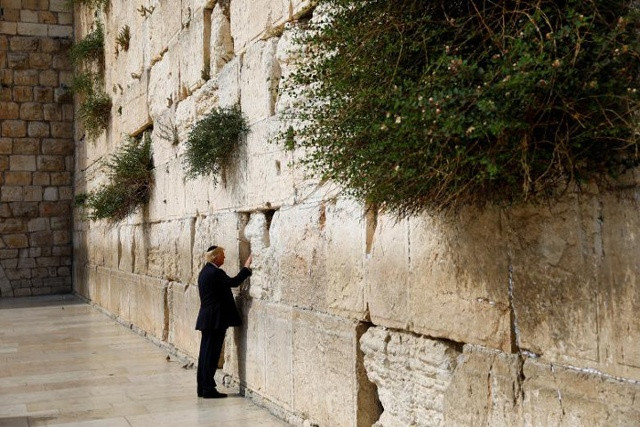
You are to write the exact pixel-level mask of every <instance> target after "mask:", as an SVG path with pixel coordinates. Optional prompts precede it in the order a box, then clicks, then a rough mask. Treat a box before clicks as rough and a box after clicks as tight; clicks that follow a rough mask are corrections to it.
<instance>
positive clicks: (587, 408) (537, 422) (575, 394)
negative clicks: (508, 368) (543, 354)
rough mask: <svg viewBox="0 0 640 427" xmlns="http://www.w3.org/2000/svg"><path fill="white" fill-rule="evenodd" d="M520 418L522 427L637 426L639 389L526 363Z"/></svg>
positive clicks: (634, 384)
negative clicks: (521, 418) (522, 417)
mask: <svg viewBox="0 0 640 427" xmlns="http://www.w3.org/2000/svg"><path fill="white" fill-rule="evenodd" d="M524 378H525V380H524V383H523V389H524V401H523V415H524V425H526V426H543V425H544V426H548V425H559V426H577V425H584V426H586V425H588V426H637V425H638V424H639V423H640V421H639V420H640V408H639V407H638V403H637V402H638V397H640V385H639V384H638V383H637V382H636V381H627V380H620V379H615V378H612V377H607V376H603V375H598V374H597V373H595V372H585V371H580V370H575V369H567V368H563V367H561V366H556V365H548V364H543V363H539V362H536V361H533V360H527V361H526V362H525V365H524Z"/></svg>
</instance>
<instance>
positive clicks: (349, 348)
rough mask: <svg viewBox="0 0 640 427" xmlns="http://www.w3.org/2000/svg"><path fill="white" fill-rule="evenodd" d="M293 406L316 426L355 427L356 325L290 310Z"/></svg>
mask: <svg viewBox="0 0 640 427" xmlns="http://www.w3.org/2000/svg"><path fill="white" fill-rule="evenodd" d="M292 330H293V339H292V341H293V356H292V357H293V389H294V397H293V407H294V410H295V411H296V412H299V413H302V414H304V415H305V418H308V419H309V420H310V421H311V422H314V423H317V424H319V425H331V426H353V425H357V422H358V420H357V416H356V414H357V411H356V408H357V404H358V398H357V387H358V383H357V375H356V370H355V369H354V365H355V360H356V357H357V356H356V354H357V348H358V343H357V339H358V336H357V333H356V323H355V322H352V321H348V320H344V319H341V318H336V317H331V316H326V315H322V314H317V313H313V312H310V311H305V310H294V311H293V325H292Z"/></svg>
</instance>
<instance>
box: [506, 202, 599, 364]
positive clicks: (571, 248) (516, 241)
mask: <svg viewBox="0 0 640 427" xmlns="http://www.w3.org/2000/svg"><path fill="white" fill-rule="evenodd" d="M600 215H601V214H600V212H599V208H598V203H595V201H592V202H589V201H588V200H585V201H584V202H583V203H581V202H580V201H579V200H577V198H576V197H575V196H571V197H567V199H565V200H563V201H561V202H559V203H557V204H556V205H554V206H552V207H548V208H547V207H546V206H545V207H542V206H524V207H521V208H519V209H514V210H512V211H511V212H509V213H508V219H507V221H508V227H509V229H510V230H512V231H511V236H510V240H511V242H510V245H511V249H510V252H511V254H512V255H511V256H512V265H511V267H510V268H511V269H512V271H513V274H512V278H511V281H512V288H513V302H514V308H515V311H514V316H515V317H514V321H515V322H516V323H517V331H518V332H519V333H518V335H517V336H516V337H515V338H516V344H518V345H519V346H520V347H521V348H523V349H527V350H529V351H532V352H534V353H538V354H544V356H545V358H548V360H554V361H559V362H561V363H570V364H578V365H582V366H584V364H585V363H589V362H590V363H594V362H597V361H598V358H599V354H598V340H599V338H598V318H597V316H598V307H597V300H598V288H599V286H600V283H599V282H600V280H599V277H598V268H599V266H600V265H601V264H602V261H601V257H602V252H603V249H602V240H601V239H602V237H601V232H600V231H599V230H598V228H599V227H600V226H601V225H600V220H599V217H600Z"/></svg>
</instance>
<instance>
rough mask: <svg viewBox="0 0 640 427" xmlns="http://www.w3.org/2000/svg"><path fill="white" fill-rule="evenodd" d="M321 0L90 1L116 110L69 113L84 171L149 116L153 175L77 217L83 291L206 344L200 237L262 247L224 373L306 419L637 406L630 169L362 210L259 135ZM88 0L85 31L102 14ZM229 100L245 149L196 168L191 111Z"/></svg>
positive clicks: (184, 340)
mask: <svg viewBox="0 0 640 427" xmlns="http://www.w3.org/2000/svg"><path fill="white" fill-rule="evenodd" d="M310 3H311V2H308V1H299V0H230V1H220V2H216V1H212V0H208V1H207V0H171V1H169V0H146V1H141V2H128V1H124V0H112V1H111V7H110V8H109V9H108V10H107V11H106V12H99V13H98V14H97V17H98V19H101V20H102V21H103V22H104V23H105V27H106V32H107V33H106V40H107V46H106V51H107V53H106V56H107V57H106V85H105V87H106V89H107V90H108V92H109V94H110V95H111V96H112V98H113V109H112V120H111V122H110V125H109V128H108V129H107V131H106V132H105V133H104V134H103V135H102V136H100V137H99V138H98V139H97V140H96V141H93V142H91V143H85V142H84V141H83V140H82V137H83V132H82V129H81V128H80V127H78V129H77V134H76V153H77V155H76V175H75V186H76V191H78V192H84V191H87V190H91V189H95V188H96V187H97V186H98V185H100V183H102V182H104V181H103V180H104V177H103V174H102V173H101V170H100V160H102V159H105V157H106V156H108V155H109V153H112V152H113V150H114V149H115V148H117V147H118V146H119V144H121V142H122V135H123V134H132V135H138V134H140V132H142V131H144V130H146V129H149V130H152V140H153V150H154V164H155V170H154V180H155V186H154V188H153V192H152V195H151V200H150V201H149V203H148V205H147V206H145V207H144V208H143V209H141V210H140V211H139V212H137V213H136V214H134V215H132V216H130V217H129V218H128V219H127V220H125V221H122V222H120V223H118V224H115V225H114V224H109V223H108V222H88V221H76V222H75V229H74V272H75V276H74V289H75V290H76V291H77V292H78V293H80V294H81V295H84V296H85V297H87V298H89V299H91V300H92V301H94V302H95V303H96V304H98V305H100V306H102V307H105V308H106V309H107V310H109V311H111V312H112V313H114V314H115V315H117V316H119V317H120V318H121V319H122V320H123V321H125V322H130V323H131V324H133V325H135V326H136V327H139V328H141V329H142V330H144V331H146V333H147V334H149V335H150V336H153V337H155V338H156V339H159V340H162V341H164V342H166V343H167V344H168V345H171V346H175V347H176V348H177V349H179V350H181V351H183V352H186V353H187V354H190V355H191V356H193V357H195V356H196V355H197V350H198V340H199V335H198V333H197V331H195V330H194V322H195V318H196V315H197V310H198V307H199V300H198V290H197V283H196V278H197V275H198V272H199V270H200V268H201V267H202V261H201V257H202V254H203V252H204V251H205V249H206V248H207V247H208V246H209V245H211V244H217V245H221V246H224V247H225V248H226V250H227V260H226V264H225V268H226V270H227V271H228V272H229V273H230V274H235V273H236V272H237V271H238V269H239V268H240V266H241V265H242V262H243V261H244V259H245V258H246V256H247V255H248V253H249V252H252V253H253V256H254V263H253V267H254V274H253V276H252V277H251V279H250V282H249V283H248V284H246V285H245V286H243V287H242V288H241V289H240V290H239V291H238V294H237V302H238V305H239V307H240V308H241V311H242V314H243V317H244V324H243V326H242V327H241V328H235V329H234V330H232V331H230V333H229V334H228V339H227V342H226V347H225V356H224V372H225V373H226V375H227V379H229V380H232V381H236V382H239V383H240V385H241V386H242V388H243V389H245V390H246V391H247V392H248V394H249V395H251V396H252V397H253V398H254V399H256V401H258V402H260V403H261V404H264V405H265V406H267V407H268V408H270V409H271V410H273V411H274V412H275V413H277V414H279V415H280V416H282V417H283V418H285V419H287V420H289V421H291V422H293V423H295V424H302V423H303V422H305V421H307V422H308V423H312V424H318V425H322V426H367V425H371V424H373V423H376V422H377V425H382V426H405V425H492V426H493V425H639V424H640V422H639V421H638V420H640V413H639V409H638V406H637V404H636V402H637V401H638V398H640V344H639V343H640V320H639V318H638V316H637V315H636V313H637V312H638V309H640V283H638V280H637V277H638V275H639V273H640V263H639V260H640V257H639V256H638V254H640V239H639V238H638V233H637V232H636V230H638V229H639V228H640V217H639V216H638V208H639V207H640V202H639V200H640V197H639V196H640V192H639V191H638V185H637V184H638V176H637V174H630V175H629V176H628V177H627V179H628V184H629V185H627V186H626V187H625V189H620V190H617V191H615V192H605V191H601V190H600V189H598V188H595V187H593V188H587V189H585V191H583V192H582V193H580V194H568V195H567V196H566V197H565V198H564V199H563V200H561V201H560V203H558V204H557V205H554V206H546V205H545V206H520V207H517V208H513V209H509V210H498V209H491V208H489V209H486V210H483V211H475V210H471V209H469V210H466V211H463V212H461V213H460V215H458V216H457V217H455V218H450V217H448V218H447V217H441V216H429V215H423V216H419V217H411V218H407V219H403V220H401V221H396V220H395V219H394V218H391V217H388V216H386V215H384V214H382V213H375V212H367V211H366V210H365V209H364V207H363V206H361V205H360V204H358V203H356V202H354V201H352V200H349V199H346V198H344V197H342V196H340V193H339V190H338V189H337V188H335V187H334V186H332V185H331V184H326V183H320V182H317V181H314V180H313V179H310V178H308V177H307V176H305V173H304V171H302V170H301V169H299V168H298V167H295V166H292V164H293V163H292V162H293V161H294V160H296V159H298V158H299V157H300V156H301V154H302V153H299V152H287V151H285V150H284V149H283V148H282V147H281V146H278V145H275V144H272V143H270V142H269V140H270V139H271V136H273V135H274V134H275V133H277V132H278V131H279V129H280V128H281V123H280V122H279V120H278V113H279V112H281V111H283V110H284V109H287V108H292V102H293V101H292V100H290V99H287V98H286V97H280V96H279V95H278V84H279V80H280V78H281V77H282V76H286V75H287V74H288V73H290V72H291V59H292V58H293V57H294V55H298V54H300V52H298V51H296V50H295V49H293V46H292V43H291V36H292V34H293V33H294V32H295V31H296V29H295V26H294V25H291V24H290V23H291V22H293V21H295V20H296V19H297V18H298V17H300V16H302V15H304V16H305V18H308V17H309V16H310V14H309V11H310V10H311V9H310ZM76 12H77V14H76V17H77V18H78V19H77V21H76V23H75V25H76V31H77V34H79V35H81V34H83V33H86V31H87V29H88V28H89V27H90V25H91V22H92V21H93V20H94V19H95V17H94V14H93V13H92V12H87V11H81V10H77V11H76ZM312 19H313V18H312ZM124 25H129V26H130V31H131V43H130V48H129V50H128V51H126V52H125V51H119V52H117V53H116V48H115V36H116V34H117V33H118V32H119V31H120V30H121V28H122V27H123V26H124ZM207 68H208V69H209V70H210V76H211V78H210V79H208V80H205V79H203V77H204V76H205V74H206V73H203V72H202V71H205V70H206V69H207ZM234 104H239V105H240V107H241V109H242V111H243V113H244V114H245V115H246V116H247V118H248V120H249V123H250V126H251V131H250V133H249V134H248V135H247V136H246V138H244V139H243V140H242V141H241V143H240V147H239V150H238V157H237V163H236V164H235V165H234V166H233V167H231V168H230V169H228V170H226V171H225V175H224V177H222V179H221V180H220V183H219V184H218V185H213V181H212V179H209V178H203V179H198V180H195V181H184V179H183V178H184V172H183V168H182V161H183V158H184V141H185V140H186V138H187V136H188V133H189V130H190V129H191V128H192V126H193V125H194V123H195V122H196V121H197V120H198V119H199V118H201V117H202V116H203V115H204V114H206V113H207V112H208V111H210V110H211V108H213V107H215V106H231V105H234ZM194 381H195V379H194ZM194 387H195V386H194Z"/></svg>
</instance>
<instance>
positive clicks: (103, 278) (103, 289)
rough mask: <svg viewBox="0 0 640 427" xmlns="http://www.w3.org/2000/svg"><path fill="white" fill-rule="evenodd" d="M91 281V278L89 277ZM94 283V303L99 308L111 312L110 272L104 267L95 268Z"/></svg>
mask: <svg viewBox="0 0 640 427" xmlns="http://www.w3.org/2000/svg"><path fill="white" fill-rule="evenodd" d="M89 278H90V279H91V277H89ZM93 280H94V281H95V299H94V301H95V302H96V304H98V305H99V306H101V307H104V308H106V309H107V310H109V311H111V309H110V306H111V270H110V269H108V268H104V267H97V268H96V274H95V277H94V278H93Z"/></svg>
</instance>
